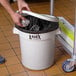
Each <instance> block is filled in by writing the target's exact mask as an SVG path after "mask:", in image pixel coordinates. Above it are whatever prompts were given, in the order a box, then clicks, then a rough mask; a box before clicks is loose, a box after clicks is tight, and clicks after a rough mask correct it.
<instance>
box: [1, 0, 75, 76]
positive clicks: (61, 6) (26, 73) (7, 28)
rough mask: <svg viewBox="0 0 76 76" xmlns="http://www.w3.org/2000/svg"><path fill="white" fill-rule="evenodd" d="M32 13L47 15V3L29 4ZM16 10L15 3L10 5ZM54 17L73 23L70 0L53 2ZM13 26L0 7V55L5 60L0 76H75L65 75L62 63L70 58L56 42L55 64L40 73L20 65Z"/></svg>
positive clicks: (72, 74) (17, 40)
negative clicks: (60, 17)
mask: <svg viewBox="0 0 76 76" xmlns="http://www.w3.org/2000/svg"><path fill="white" fill-rule="evenodd" d="M29 6H30V8H31V10H32V11H33V12H38V13H44V14H49V11H50V8H49V7H50V6H49V2H42V3H31V2H30V3H29ZM12 7H13V9H14V10H17V6H16V3H14V4H12ZM55 15H56V16H63V17H65V18H66V19H67V20H68V21H69V22H70V23H72V24H73V23H74V10H73V4H72V2H71V1H70V0H55ZM13 27H14V24H13V22H12V20H11V18H10V16H9V15H8V13H7V12H6V11H5V10H4V9H3V7H1V6H0V55H2V56H4V57H5V59H6V62H5V64H0V76H76V71H74V72H71V73H65V72H64V71H63V70H62V63H63V62H64V61H65V60H66V59H68V58H70V56H69V55H68V54H67V53H66V52H65V50H64V49H63V48H62V46H61V44H60V43H59V42H58V41H56V49H55V51H56V53H55V63H54V65H53V66H52V67H50V68H48V69H46V70H42V71H31V70H28V69H27V68H25V67H23V66H22V64H21V53H20V46H19V37H18V36H17V35H14V34H13V32H12V29H13Z"/></svg>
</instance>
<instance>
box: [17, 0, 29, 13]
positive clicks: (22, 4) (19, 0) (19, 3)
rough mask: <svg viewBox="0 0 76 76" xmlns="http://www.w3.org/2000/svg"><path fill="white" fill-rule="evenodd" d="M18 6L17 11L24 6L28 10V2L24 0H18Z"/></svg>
mask: <svg viewBox="0 0 76 76" xmlns="http://www.w3.org/2000/svg"><path fill="white" fill-rule="evenodd" d="M18 8H19V12H21V11H22V9H23V8H25V10H27V11H30V8H29V6H28V4H27V3H26V2H25V1H24V0H18Z"/></svg>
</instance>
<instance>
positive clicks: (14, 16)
mask: <svg viewBox="0 0 76 76" xmlns="http://www.w3.org/2000/svg"><path fill="white" fill-rule="evenodd" d="M11 17H12V19H13V21H14V23H15V24H16V25H18V26H21V27H23V25H22V24H21V20H25V18H24V17H22V16H21V15H20V14H18V13H15V12H14V13H13V14H11Z"/></svg>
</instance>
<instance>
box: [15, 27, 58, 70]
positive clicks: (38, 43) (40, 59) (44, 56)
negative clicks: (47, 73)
mask: <svg viewBox="0 0 76 76" xmlns="http://www.w3.org/2000/svg"><path fill="white" fill-rule="evenodd" d="M56 32H57V30H55V31H51V32H47V33H43V34H30V33H24V32H22V31H20V30H18V29H17V28H14V33H15V34H19V38H20V47H21V58H22V64H23V65H24V66H25V67H27V68H29V69H33V70H42V69H46V68H48V67H50V66H51V65H53V62H54V52H55V50H54V49H55V34H56Z"/></svg>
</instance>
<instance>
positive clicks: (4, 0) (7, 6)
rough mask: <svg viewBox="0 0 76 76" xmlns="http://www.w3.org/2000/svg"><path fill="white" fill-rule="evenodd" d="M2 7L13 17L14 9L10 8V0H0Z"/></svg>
mask: <svg viewBox="0 0 76 76" xmlns="http://www.w3.org/2000/svg"><path fill="white" fill-rule="evenodd" d="M0 3H1V5H2V6H3V7H4V8H5V9H6V10H7V12H8V13H9V14H10V15H12V14H13V13H14V11H13V9H12V8H11V6H10V3H9V1H8V0H0Z"/></svg>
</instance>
